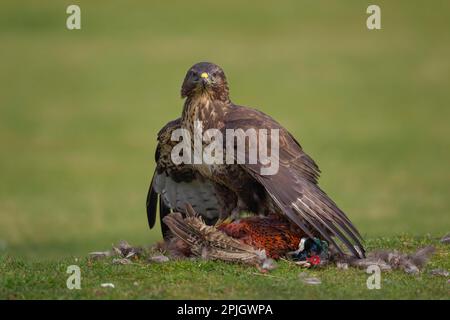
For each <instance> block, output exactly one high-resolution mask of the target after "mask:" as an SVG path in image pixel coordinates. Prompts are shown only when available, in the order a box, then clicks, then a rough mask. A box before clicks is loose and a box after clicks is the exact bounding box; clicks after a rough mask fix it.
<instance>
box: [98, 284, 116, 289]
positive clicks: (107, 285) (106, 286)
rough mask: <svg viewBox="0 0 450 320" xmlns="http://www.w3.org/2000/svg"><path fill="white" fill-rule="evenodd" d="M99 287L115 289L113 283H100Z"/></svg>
mask: <svg viewBox="0 0 450 320" xmlns="http://www.w3.org/2000/svg"><path fill="white" fill-rule="evenodd" d="M100 286H101V287H102V288H113V289H114V288H115V287H114V284H113V283H102V284H101V285H100Z"/></svg>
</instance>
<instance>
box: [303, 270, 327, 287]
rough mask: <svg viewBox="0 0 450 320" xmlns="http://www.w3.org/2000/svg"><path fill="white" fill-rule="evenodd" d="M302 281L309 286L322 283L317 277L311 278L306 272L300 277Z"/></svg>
mask: <svg viewBox="0 0 450 320" xmlns="http://www.w3.org/2000/svg"><path fill="white" fill-rule="evenodd" d="M298 276H299V278H300V280H301V281H302V282H303V283H305V284H309V285H319V284H321V283H322V281H321V280H320V279H319V278H316V277H309V276H308V274H307V273H306V272H301V273H300V274H299V275H298Z"/></svg>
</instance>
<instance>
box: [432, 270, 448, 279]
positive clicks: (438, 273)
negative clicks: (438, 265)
mask: <svg viewBox="0 0 450 320" xmlns="http://www.w3.org/2000/svg"><path fill="white" fill-rule="evenodd" d="M430 273H431V274H432V275H433V276H442V277H448V276H449V275H450V272H448V270H444V269H433V270H431V271H430Z"/></svg>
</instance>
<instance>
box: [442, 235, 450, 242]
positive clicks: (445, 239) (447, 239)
mask: <svg viewBox="0 0 450 320" xmlns="http://www.w3.org/2000/svg"><path fill="white" fill-rule="evenodd" d="M441 243H443V244H450V233H447V234H446V235H445V236H443V237H442V239H441Z"/></svg>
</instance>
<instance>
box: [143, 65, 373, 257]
mask: <svg viewBox="0 0 450 320" xmlns="http://www.w3.org/2000/svg"><path fill="white" fill-rule="evenodd" d="M181 96H182V98H184V99H185V102H184V106H183V111H182V115H181V118H180V119H177V120H175V121H174V122H171V123H169V124H168V125H167V126H166V127H165V128H163V130H162V131H161V132H160V134H159V138H158V140H159V145H158V148H157V149H158V150H157V152H156V162H157V168H156V171H155V175H154V177H153V179H152V184H151V186H150V190H149V194H148V197H147V214H148V218H149V224H150V226H153V224H154V222H155V217H156V203H157V198H158V194H159V198H160V203H161V202H162V205H161V206H160V211H161V212H160V213H162V214H161V216H162V217H163V216H164V215H167V214H168V212H169V210H170V209H172V210H175V211H180V212H183V206H184V204H185V203H190V204H192V205H193V207H194V209H195V210H196V211H197V212H198V213H199V214H200V215H202V216H204V217H205V216H206V217H208V214H210V217H211V218H212V219H211V220H212V221H213V220H216V219H217V218H218V217H221V218H223V217H226V216H227V215H230V214H234V213H236V212H240V211H248V212H252V213H254V214H258V215H269V214H271V213H276V214H279V215H281V216H283V217H285V218H287V219H288V220H289V221H290V222H291V223H293V225H295V226H296V227H298V228H299V229H300V230H302V232H304V233H305V234H306V235H307V236H309V237H311V238H313V237H320V238H322V239H324V240H326V241H328V242H329V243H330V244H331V245H333V246H334V247H336V249H337V250H338V251H339V252H341V253H344V251H343V247H346V248H348V250H349V251H350V252H351V253H352V254H353V255H354V256H355V257H358V258H362V257H364V254H365V251H364V248H363V246H362V244H361V242H362V237H361V235H360V233H359V232H358V230H357V229H356V228H355V227H354V225H353V224H352V223H351V221H350V220H349V218H348V217H347V216H346V214H345V213H344V212H343V211H342V210H340V209H339V208H338V206H337V205H336V204H335V203H334V202H333V201H332V200H331V199H330V198H329V197H328V196H327V194H326V193H325V192H324V191H323V190H322V189H321V188H320V187H319V186H318V178H319V174H320V170H319V168H318V166H317V165H316V163H315V162H314V160H312V158H311V157H309V156H308V155H307V154H306V153H305V152H304V151H303V149H302V147H301V145H300V144H299V142H298V141H297V140H296V139H295V138H294V137H293V136H292V135H291V134H290V133H289V132H288V131H287V130H286V129H285V128H283V127H282V126H281V125H280V124H279V123H278V122H276V121H275V120H274V119H272V118H271V117H270V116H268V115H266V114H264V113H262V112H260V111H258V110H256V109H253V108H249V107H245V106H240V105H236V104H234V103H233V102H231V100H230V97H229V88H228V83H227V79H226V77H225V73H224V71H223V70H222V68H220V67H219V66H218V65H216V64H213V63H209V62H200V63H197V64H195V65H194V66H192V67H191V68H190V69H189V70H188V72H187V74H186V76H185V78H184V81H183V84H182V88H181ZM197 123H201V125H202V129H203V131H206V130H208V129H218V130H220V131H221V132H222V133H223V136H226V131H227V129H242V130H243V131H246V130H248V129H254V130H256V131H257V132H258V131H259V130H262V129H264V130H273V129H278V131H279V141H278V143H279V155H278V160H279V168H278V171H277V173H276V174H273V175H262V174H261V169H262V168H264V167H265V166H266V164H264V163H262V162H261V161H260V160H258V161H257V162H256V163H233V164H228V163H223V164H215V163H214V164H206V163H200V164H186V165H178V166H175V165H174V164H173V163H171V161H170V159H164V158H165V157H170V152H169V151H167V150H169V149H171V147H173V145H174V144H175V143H176V142H173V141H170V137H169V135H170V132H171V128H172V130H173V128H175V127H180V128H183V129H186V130H188V131H189V132H190V133H191V138H192V139H194V137H195V126H196V124H197ZM269 138H270V137H269ZM193 143H194V141H193ZM233 143H234V142H233ZM271 143H273V142H272V141H270V139H269V140H268V144H271ZM166 148H167V149H166ZM235 149H236V150H235V151H237V147H236V146H235ZM225 153H226V150H224V154H225ZM236 154H237V152H235V155H236ZM161 180H164V182H163V183H161ZM183 188H184V189H183ZM182 189H183V190H182ZM182 195H183V196H182ZM161 207H162V209H161ZM209 209H211V210H209ZM336 239H338V241H337V240H336Z"/></svg>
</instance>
